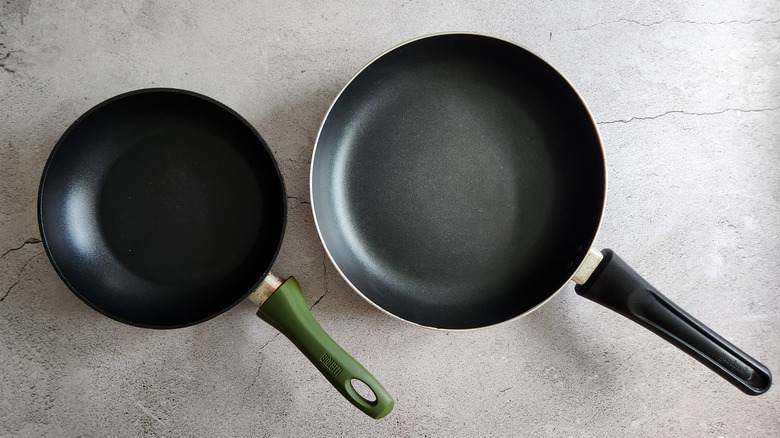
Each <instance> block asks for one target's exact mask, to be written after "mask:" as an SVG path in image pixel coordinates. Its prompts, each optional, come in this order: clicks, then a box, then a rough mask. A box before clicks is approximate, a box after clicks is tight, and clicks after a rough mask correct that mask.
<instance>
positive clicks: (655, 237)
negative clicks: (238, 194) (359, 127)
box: [0, 0, 780, 437]
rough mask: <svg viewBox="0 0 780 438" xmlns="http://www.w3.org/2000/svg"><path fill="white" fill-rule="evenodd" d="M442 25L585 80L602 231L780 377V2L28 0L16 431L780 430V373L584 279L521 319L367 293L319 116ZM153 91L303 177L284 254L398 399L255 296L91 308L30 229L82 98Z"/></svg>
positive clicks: (15, 29) (0, 322) (0, 61)
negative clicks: (203, 113) (385, 54)
mask: <svg viewBox="0 0 780 438" xmlns="http://www.w3.org/2000/svg"><path fill="white" fill-rule="evenodd" d="M449 30H467V31H475V32H482V33H488V34H492V35H496V36H499V37H503V38H506V39H509V40H512V41H515V42H517V43H520V44H522V45H524V46H526V47H529V48H530V49H532V50H534V51H535V52H537V53H539V54H540V55H542V56H543V57H545V58H546V59H547V60H548V61H549V62H551V63H552V64H553V65H555V66H556V67H557V68H558V69H560V70H561V71H562V72H563V73H564V74H565V75H566V76H567V77H568V78H569V79H570V80H571V81H572V82H573V83H574V84H575V86H577V87H578V89H579V91H580V92H581V93H582V95H583V96H584V98H585V99H586V101H587V102H588V103H589V105H590V108H591V109H592V111H593V113H594V116H595V118H596V119H597V120H598V122H599V127H600V129H601V133H602V136H603V140H604V146H605V149H606V154H607V159H608V163H609V178H610V180H609V195H608V206H607V210H606V214H605V217H604V223H603V227H602V231H601V233H600V235H599V238H598V242H597V246H599V247H602V246H608V247H612V248H615V249H616V250H617V251H618V252H619V253H620V254H621V256H622V257H623V258H624V259H625V260H627V261H629V262H630V263H632V264H633V265H634V267H635V268H636V269H637V270H638V271H639V272H640V273H642V274H645V275H646V277H647V278H648V279H649V280H650V281H651V282H652V283H653V284H654V285H655V286H657V287H658V288H659V289H660V290H661V291H662V292H664V293H665V294H666V295H667V296H669V297H671V298H672V299H674V300H675V301H676V302H677V303H678V304H680V305H681V306H682V307H683V308H686V309H687V310H689V311H690V312H691V313H693V314H694V315H695V316H697V317H698V318H699V319H701V320H702V321H703V322H705V323H706V324H708V325H709V326H711V327H712V328H713V329H715V330H716V331H718V332H720V333H721V334H723V335H724V336H725V337H727V338H729V339H730V340H732V341H733V342H734V343H735V344H737V345H738V346H740V347H741V348H743V349H744V350H745V351H747V352H748V353H750V354H751V355H753V356H754V357H756V358H757V359H759V360H760V361H762V362H764V363H765V364H766V365H767V366H768V367H769V368H770V369H772V370H774V371H775V372H776V374H777V373H778V372H780V371H778V369H779V368H778V366H780V302H779V301H780V300H778V293H777V284H776V282H777V278H778V271H780V257H778V256H779V255H780V211H778V207H779V206H780V202H779V200H778V197H779V196H780V167H779V166H780V147H779V146H780V3H779V2H777V1H745V0H725V1H722V0H721V1H714V0H713V1H702V2H688V1H681V0H665V1H659V2H649V1H639V0H637V1H633V2H626V1H612V0H611V1H603V2H597V1H570V0H569V1H490V2H474V1H453V0H450V1H415V0H397V1H383V2H346V1H338V0H322V1H312V2H303V1H284V2H282V1H278V2H273V1H256V0H253V1H249V0H231V1H224V2H207V1H200V0H189V1H186V2H174V1H149V0H146V1H137V0H117V1H107V2H100V1H96V0H73V1H70V0H68V1H38V0H36V1H33V0H21V1H20V0H10V1H4V2H2V4H1V5H0V254H2V256H0V435H2V436H23V437H27V436H44V437H66V436H72V437H77V436H78V437H105V436H128V437H131V436H176V437H184V436H204V437H212V436H274V437H275V436H403V437H407V436H408V437H417V436H420V437H426V436H427V437H447V436H534V437H538V436H555V437H561V436H582V437H586V436H587V437H619V436H646V437H658V436H684V437H693V436H701V437H718V436H726V437H745V436H750V437H777V436H780V389H778V388H774V389H772V390H770V391H769V392H768V393H767V394H765V395H763V396H761V397H754V398H751V397H747V396H745V395H743V394H742V393H741V392H739V391H738V390H736V389H734V388H732V387H731V386H730V385H728V384H726V383H725V382H724V381H722V380H721V379H720V378H719V377H717V376H716V375H714V374H713V373H711V372H710V371H709V370H707V369H706V368H705V367H703V366H701V365H700V364H699V363H698V362H696V361H694V360H693V359H691V358H689V357H688V356H686V355H684V354H683V353H681V352H679V351H677V350H676V349H675V348H674V347H672V346H670V345H668V344H666V343H664V342H663V341H661V340H660V339H658V338H657V337H656V336H655V335H652V334H650V333H649V332H646V331H644V330H643V329H640V328H639V327H638V326H635V324H633V323H631V322H629V321H627V320H625V319H623V318H622V317H620V316H618V315H616V314H613V313H610V312H609V311H608V310H606V309H603V308H600V307H598V306H597V305H595V304H592V303H591V302H589V301H586V300H583V299H581V298H580V297H578V296H577V295H576V294H575V293H574V292H573V290H572V287H571V286H568V287H566V288H565V289H564V290H563V291H562V292H561V293H559V294H558V295H557V296H556V297H555V298H554V299H553V300H552V301H551V302H549V303H548V304H547V305H546V306H544V307H542V308H541V309H540V310H538V311H536V312H534V313H532V314H530V315H529V316H527V317H524V318H521V319H520V320H517V321H514V322H511V323H508V324H503V325H500V326H497V327H492V328H489V329H485V330H480V331H473V332H451V333H448V332H436V331H429V330H424V329H420V328H417V327H414V326H411V325H407V324H405V323H403V322H400V321H397V320H395V319H392V318H390V317H388V316H386V315H385V314H383V313H381V312H379V311H378V310H376V309H374V308H373V307H372V306H370V305H369V304H367V303H366V302H364V301H363V300H362V299H361V298H360V297H359V296H358V295H357V294H355V293H354V292H352V291H351V290H350V289H349V288H348V286H347V285H346V283H345V282H344V281H343V280H342V279H341V277H340V276H339V275H338V273H337V271H336V269H335V268H334V267H333V266H332V265H331V264H330V262H329V261H328V259H327V257H326V256H325V253H324V251H323V249H322V246H321V244H320V242H319V239H318V237H317V233H316V230H315V228H314V224H313V219H312V213H311V210H310V208H309V206H308V205H307V204H306V203H305V201H306V200H307V198H308V181H307V178H308V165H309V160H310V156H311V151H312V147H313V142H314V137H315V135H316V132H317V128H318V125H319V122H320V120H321V118H322V117H323V115H324V113H325V111H326V110H327V108H328V106H329V104H330V102H331V100H332V99H333V98H334V97H335V95H336V94H337V92H338V91H339V89H340V87H341V86H342V85H343V84H345V83H346V81H348V80H349V78H350V77H351V76H352V75H353V74H354V73H355V72H356V71H357V70H358V69H359V68H360V67H361V66H362V65H363V64H365V63H366V62H367V61H369V60H370V59H371V58H373V57H374V56H375V55H377V54H379V53H381V52H382V51H383V50H385V49H387V48H389V47H390V46H392V45H395V44H397V43H400V42H402V41H404V40H407V39H410V38H413V37H417V36H419V35H424V34H428V33H432V32H439V31H449ZM154 86H166V87H179V88H186V89H190V90H193V91H197V92H199V93H203V94H206V95H209V96H211V97H214V98H216V99H218V100H220V101H222V102H224V103H226V104H227V105H229V106H231V107H232V108H234V109H235V110H237V111H238V112H239V113H240V114H242V115H243V116H245V117H246V118H247V119H248V120H249V121H250V122H251V123H252V124H253V125H254V126H255V127H256V128H257V129H258V130H259V132H260V133H262V135H263V136H264V137H265V138H266V140H267V141H268V142H269V143H270V146H271V148H272V149H273V151H274V153H275V154H276V157H277V158H278V161H279V163H280V166H281V169H282V172H283V174H284V178H285V180H286V183H287V186H288V191H289V195H290V196H291V204H290V225H289V228H288V233H287V236H286V238H285V242H284V246H283V249H282V252H281V255H280V257H279V260H278V262H277V264H276V266H275V271H277V272H278V273H279V274H280V275H295V276H296V277H297V278H298V279H299V281H300V282H301V284H302V285H303V287H304V290H305V295H306V299H307V301H308V303H309V304H310V305H312V304H315V303H317V304H316V306H314V307H313V310H312V311H313V313H314V314H315V316H316V317H317V318H318V319H319V321H320V322H321V324H322V325H323V326H324V327H325V328H326V329H327V330H328V331H329V332H330V333H331V335H332V336H333V337H334V338H335V339H336V340H337V341H339V342H340V343H341V344H342V345H343V346H344V347H345V349H346V350H348V351H350V352H351V353H352V354H353V355H354V356H355V357H357V358H358V359H359V360H360V361H361V362H362V363H363V364H364V365H365V366H366V367H367V368H368V369H369V370H370V371H372V372H373V374H374V375H375V376H377V378H379V380H380V381H382V382H383V383H384V384H385V386H386V387H387V389H388V390H389V391H390V392H391V393H392V394H393V395H394V396H395V399H396V408H395V410H394V411H393V412H392V413H391V414H390V415H389V416H388V417H387V418H385V419H383V420H380V421H374V420H371V419H369V418H368V417H366V416H364V415H363V414H362V413H360V412H358V411H357V410H355V409H353V408H352V407H351V406H350V405H349V404H347V403H346V402H345V401H343V400H342V399H340V397H339V395H338V394H337V393H336V392H335V391H334V390H333V389H332V388H331V387H329V386H328V384H327V383H326V382H325V380H324V379H322V378H321V377H320V375H319V374H318V373H317V372H316V371H315V370H314V369H313V368H312V367H311V366H310V365H309V364H308V362H306V361H305V359H304V358H303V356H302V355H301V354H300V353H298V352H297V350H295V349H294V347H293V346H292V345H291V344H290V343H289V342H288V341H287V340H286V339H285V338H284V337H283V336H278V335H277V333H276V332H275V331H274V330H273V329H272V328H271V327H269V326H267V325H265V324H263V323H262V322H261V321H259V320H258V318H257V317H256V316H255V315H254V311H253V309H252V306H251V304H250V303H249V302H245V303H242V304H240V305H238V306H237V307H235V308H234V309H232V310H231V311H229V312H227V313H225V314H223V315H221V316H220V317H218V318H216V319H213V320H211V321H208V322H206V323H204V324H201V325H198V326H195V327H191V328H186V329H179V330H171V331H153V330H144V329H138V328H134V327H129V326H125V325H122V324H120V323H117V322H114V321H112V320H109V319H107V318H105V317H103V316H101V315H99V314H97V313H96V312H94V311H92V310H91V309H89V308H88V307H87V306H86V305H84V304H83V303H82V302H80V301H79V300H78V299H77V298H76V297H75V296H74V295H73V294H71V293H70V292H69V291H68V289H67V288H66V287H65V286H64V285H63V284H62V283H61V282H60V280H59V278H58V277H57V275H56V274H55V272H54V270H53V269H52V267H51V266H50V265H49V262H48V260H47V258H46V256H45V255H43V252H42V251H43V248H42V245H41V244H40V242H39V240H38V239H39V233H38V228H37V225H36V189H37V184H38V180H39V177H40V172H41V170H42V168H43V165H44V163H45V161H46V158H47V156H48V154H49V152H50V150H51V148H52V147H53V145H54V144H55V142H56V141H57V139H58V138H59V136H60V135H61V134H62V133H63V131H64V130H65V129H66V128H67V126H68V125H69V124H70V123H71V122H73V121H74V120H75V119H76V118H77V117H78V116H79V115H80V114H81V113H82V112H84V111H86V110H87V109H89V108H90V107H92V106H93V105H95V104H97V103H99V102H100V101H102V100H104V99H106V98H108V97H110V96H113V95H115V94H119V93H121V92H124V91H128V90H131V89H136V88H143V87H154ZM571 214H573V215H576V214H577V212H576V211H572V212H571ZM475 280H478V279H475Z"/></svg>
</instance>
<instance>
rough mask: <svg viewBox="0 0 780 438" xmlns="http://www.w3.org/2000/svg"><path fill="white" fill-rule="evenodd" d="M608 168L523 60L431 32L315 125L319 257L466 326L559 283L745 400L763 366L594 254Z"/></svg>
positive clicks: (537, 65) (496, 317) (352, 86)
mask: <svg viewBox="0 0 780 438" xmlns="http://www.w3.org/2000/svg"><path fill="white" fill-rule="evenodd" d="M605 190H606V165H605V162H604V150H603V148H602V145H601V140H600V138H599V134H598V130H597V128H596V124H595V122H594V121H593V118H592V117H591V114H590V112H589V111H588V109H587V107H586V106H585V104H584V103H583V101H582V99H581V98H580V96H579V95H578V94H577V92H576V91H575V90H574V88H573V87H572V85H571V84H570V83H569V82H568V81H567V80H566V79H564V78H563V76H561V74H560V73H558V72H557V71H556V70H555V69H554V68H552V67H551V66H550V65H549V64H547V63H546V62H545V61H543V60H542V59H540V58H539V57H538V56H536V55H534V54H533V53H531V52H529V51H527V50H525V49H523V48H521V47H519V46H517V45H515V44H512V43H509V42H506V41H503V40H500V39H496V38H492V37H487V36H482V35H473V34H439V35H433V36H429V37H424V38H420V39H416V40H413V41H410V42H407V43H404V44H401V45H399V46H397V47H395V48H393V49H391V50H389V51H387V52H386V53H384V54H383V55H381V56H379V57H378V58H376V59H375V60H373V61H372V62H371V63H369V64H368V65H367V66H366V67H365V68H364V69H363V70H362V71H360V72H359V73H358V74H357V75H356V76H355V77H354V78H353V79H352V81H351V82H350V83H349V84H348V85H347V86H346V87H345V88H344V90H342V92H341V94H340V95H339V96H338V97H337V98H336V100H335V102H334V103H333V105H332V106H331V108H330V110H329V112H328V114H327V116H326V117H325V120H324V122H323V124H322V127H321V128H320V133H319V136H318V138H317V143H316V146H315V150H314V155H313V159H312V164H311V198H312V208H313V210H314V216H315V219H316V223H317V227H318V230H319V233H320V237H321V238H322V241H323V243H324V244H325V247H326V248H327V251H328V254H329V255H330V257H331V259H332V260H333V262H334V264H335V265H336V267H337V268H338V269H339V272H340V273H341V274H342V276H343V277H344V278H345V279H346V281H347V282H348V283H349V284H350V285H351V286H352V287H353V288H354V289H355V290H356V291H357V292H358V293H360V294H361V295H362V296H363V297H365V298H366V299H367V300H368V301H369V302H371V303H373V304H374V305H376V306H377V307H379V308H380V309H382V310H384V311H386V312H387V313H389V314H391V315H394V316H396V317H398V318H401V319H403V320H405V321H408V322H411V323H414V324H418V325H421V326H426V327H432V328H441V329H470V328H477V327H484V326H489V325H493V324H497V323H501V322H503V321H507V320H510V319H513V318H516V317H519V316H522V315H524V314H527V313H528V312H530V311H532V310H533V309H535V308H537V307H539V306H540V305H542V304H543V303H545V302H546V301H547V300H549V299H550V298H551V297H552V296H553V295H554V294H555V293H556V292H557V291H559V290H560V289H562V288H563V286H564V285H565V284H566V283H567V282H568V281H569V280H572V279H573V280H574V281H576V282H577V283H579V285H578V286H576V287H575V289H576V291H577V293H579V294H580V295H582V296H584V297H586V298H589V299H591V300H594V301H596V302H598V303H600V304H603V305H605V306H607V307H609V308H611V309H613V310H615V311H617V312H619V313H622V314H623V315H625V316H627V317H629V318H631V319H633V320H634V321H636V322H638V323H640V324H642V325H643V326H645V327H647V328H649V329H650V330H652V331H653V332H655V333H657V334H659V335H660V336H662V337H663V338H665V339H666V340H668V341H670V342H671V343H673V344H674V345H676V346H677V347H679V348H681V349H682V350H684V351H685V352H686V353H688V354H690V355H692V356H693V357H694V358H696V359H697V360H699V361H701V362H702V363H704V364H705V365H706V366H708V367H709V368H711V369H712V370H714V371H715V372H717V373H718V374H720V375H721V376H722V377H724V378H725V379H726V380H728V381H730V382H731V383H732V384H734V385H735V386H737V387H738V388H739V389H741V390H742V391H744V392H745V393H747V394H751V395H757V394H761V393H763V392H765V391H767V390H768V389H769V386H770V384H771V375H770V373H769V370H768V369H767V368H766V367H765V366H763V365H762V364H760V363H758V362H757V361H755V360H754V359H753V358H751V357H750V356H748V355H747V354H745V353H743V352H742V351H740V350H739V349H737V348H736V347H735V346H733V345H732V344H730V343H729V342H727V341H726V340H725V339H723V338H722V337H720V336H718V335H717V334H715V333H714V332H713V331H711V330H710V329H708V328H707V327H705V326H704V325H703V324H701V323H700V322H698V321H697V320H695V319H694V318H693V317H691V316H690V315H688V314H687V313H686V312H684V311H683V310H682V309H680V308H679V307H677V306H676V305H674V304H673V303H672V302H671V301H670V300H669V299H667V298H666V297H664V296H663V295H661V294H660V293H658V291H656V290H655V289H654V288H653V287H652V286H651V285H650V284H648V283H647V282H646V281H645V280H644V279H642V278H641V277H640V276H639V275H638V274H637V273H636V272H634V271H633V270H632V269H631V268H630V267H628V265H626V264H625V263H624V262H623V261H622V260H621V259H620V258H618V256H617V255H615V254H614V253H613V252H612V251H611V250H608V249H607V250H603V251H601V252H599V251H596V250H593V249H591V245H592V244H593V241H594V239H595V237H596V233H597V231H598V229H599V226H600V223H601V217H602V213H603V209H604V201H605Z"/></svg>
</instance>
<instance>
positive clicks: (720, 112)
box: [596, 106, 780, 125]
mask: <svg viewBox="0 0 780 438" xmlns="http://www.w3.org/2000/svg"><path fill="white" fill-rule="evenodd" d="M778 109H780V106H776V107H774V108H759V109H742V108H726V109H724V110H721V111H713V112H703V113H696V112H691V111H685V110H671V111H666V112H664V113H661V114H657V115H655V116H646V117H631V118H628V119H618V120H609V121H604V122H596V124H597V125H609V124H613V123H629V122H633V121H634V120H654V119H657V118H660V117H664V116H668V115H669V114H683V115H686V116H715V115H718V114H723V113H727V112H729V111H734V112H739V113H760V112H765V111H776V110H778Z"/></svg>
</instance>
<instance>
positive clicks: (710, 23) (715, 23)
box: [564, 18, 780, 32]
mask: <svg viewBox="0 0 780 438" xmlns="http://www.w3.org/2000/svg"><path fill="white" fill-rule="evenodd" d="M617 23H631V24H636V25H638V26H642V27H652V26H659V25H662V24H696V25H705V26H718V25H723V24H753V23H763V24H775V23H780V18H779V19H777V20H765V19H763V18H755V19H752V20H724V21H694V20H661V21H653V22H650V23H642V22H641V21H638V20H632V19H630V18H621V19H619V20H612V21H605V22H603V23H596V24H591V25H590V26H585V27H576V28H574V29H565V30H564V32H580V31H585V30H589V29H593V28H594V27H599V26H608V25H610V24H617Z"/></svg>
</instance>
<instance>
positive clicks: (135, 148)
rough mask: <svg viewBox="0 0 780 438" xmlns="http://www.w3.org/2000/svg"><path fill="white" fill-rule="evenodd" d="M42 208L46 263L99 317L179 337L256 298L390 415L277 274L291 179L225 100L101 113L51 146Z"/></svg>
mask: <svg viewBox="0 0 780 438" xmlns="http://www.w3.org/2000/svg"><path fill="white" fill-rule="evenodd" d="M38 202H39V203H38V219H39V225H40V231H41V237H42V240H43V243H44V247H45V248H46V253H47V254H48V256H49V259H50V260H51V263H52V265H53V266H54V268H55V270H56V271H57V273H58V274H59V275H60V277H61V278H62V280H63V281H64V282H65V284H67V285H68V287H69V288H70V289H71V290H72V291H73V293H75V294H76V295H77V296H78V297H79V298H81V299H82V300H83V301H84V302H85V303H87V304H89V305H90V306H91V307H92V308H94V309H95V310H97V311H99V312H101V313H103V314H104V315H107V316H109V317H111V318H114V319H116V320H118V321H121V322H124V323H126V324H131V325H135V326H140V327H150V328H160V329H162V328H176V327H186V326H189V325H193V324H197V323H199V322H202V321H205V320H207V319H210V318H213V317H215V316H217V315H219V314H220V313H222V312H224V311H226V310H227V309H229V308H231V307H233V306H234V305H236V304H237V303H238V302H240V301H241V300H243V299H244V298H247V297H249V299H250V300H252V301H253V302H254V303H255V304H257V305H258V306H260V310H259V311H258V313H257V314H258V316H260V317H261V318H262V319H264V320H265V321H267V322H269V323H270V324H272V325H273V326H274V327H276V328H277V329H279V330H280V331H281V332H282V333H283V334H284V335H285V336H287V337H288V338H290V340H291V341H292V342H293V343H295V345H296V346H297V347H298V348H299V349H300V350H301V351H302V352H303V353H304V354H305V355H306V357H308V358H309V360H311V362H312V363H314V365H315V366H317V368H318V369H319V370H320V371H321V372H322V374H323V375H324V376H325V377H326V378H327V379H328V380H329V381H330V382H331V383H332V384H333V385H334V386H335V387H336V389H337V390H338V391H339V392H341V393H342V394H343V395H344V397H346V398H347V400H349V401H350V402H352V403H353V404H354V405H355V406H357V407H358V408H359V409H360V410H362V411H363V412H365V413H366V414H368V415H370V416H372V417H374V418H381V417H383V416H385V415H387V413H389V412H390V410H391V409H392V408H393V399H392V398H391V397H390V395H389V394H388V393H387V391H385V389H384V388H383V387H382V385H380V384H379V382H377V381H376V379H375V378H374V377H373V376H372V375H371V374H370V373H368V371H366V370H365V369H364V368H363V367H362V366H361V365H360V364H359V363H358V362H356V361H355V360H354V359H353V358H352V357H350V356H349V355H348V354H347V353H346V352H344V350H342V349H341V348H340V347H339V346H338V345H337V344H336V343H335V342H334V341H333V340H332V339H331V338H330V337H329V336H328V335H327V334H326V333H325V332H324V331H323V330H322V328H321V327H320V326H319V325H318V324H317V322H316V321H315V320H314V318H313V317H312V315H311V313H310V312H309V309H308V307H307V306H306V302H305V301H304V299H303V295H302V294H301V291H300V288H299V287H298V283H297V282H296V281H295V279H294V278H292V277H290V278H289V279H287V280H286V281H284V282H282V281H281V280H279V279H278V278H277V277H275V276H274V275H272V274H270V273H269V270H270V268H271V265H272V264H273V262H274V260H275V258H276V255H277V253H278V251H279V247H280V246H281V243H282V237H283V234H284V228H285V222H286V219H287V210H286V207H287V205H286V196H285V191H284V184H283V182H282V177H281V174H280V173H279V169H278V167H277V165H276V161H275V160H274V157H273V155H272V154H271V151H270V150H269V149H268V146H267V145H266V143H265V141H263V139H262V138H261V137H260V135H259V134H258V133H257V132H256V131H255V130H254V128H252V126H251V125H250V124H249V123H248V122H247V121H246V120H244V119H243V118H241V116H239V115H238V114H236V113H235V112H234V111H232V110H230V109H229V108H228V107H226V106H225V105H222V104H220V103H219V102H217V101H215V100H213V99H209V98H207V97H205V96H201V95H198V94H195V93H192V92H188V91H182V90H172V89H147V90H139V91H133V92H130V93H127V94H123V95H120V96H117V97H114V98H112V99H109V100H107V101H105V102H103V103H101V104H99V105H97V106H96V107H94V108H92V109H91V110H89V111H88V112H87V113H86V114H84V115H83V116H82V117H81V118H79V119H78V120H77V121H76V122H75V123H73V125H71V126H70V128H69V129H68V130H67V131H66V132H65V134H64V135H63V136H62V138H61V139H60V141H59V142H58V143H57V145H56V146H55V147H54V150H53V151H52V153H51V156H50V157H49V161H48V162H47V163H46V167H45V168H44V171H43V176H42V178H41V184H40V191H39V200H38ZM355 380H358V381H362V382H363V383H365V384H366V385H368V387H369V388H370V389H371V391H373V393H374V396H375V397H374V399H373V400H369V399H370V398H372V397H370V395H368V398H369V399H366V398H363V397H362V396H361V395H360V394H359V393H358V392H357V391H355V389H354V388H353V386H352V383H353V381H355ZM358 386H360V385H358Z"/></svg>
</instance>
